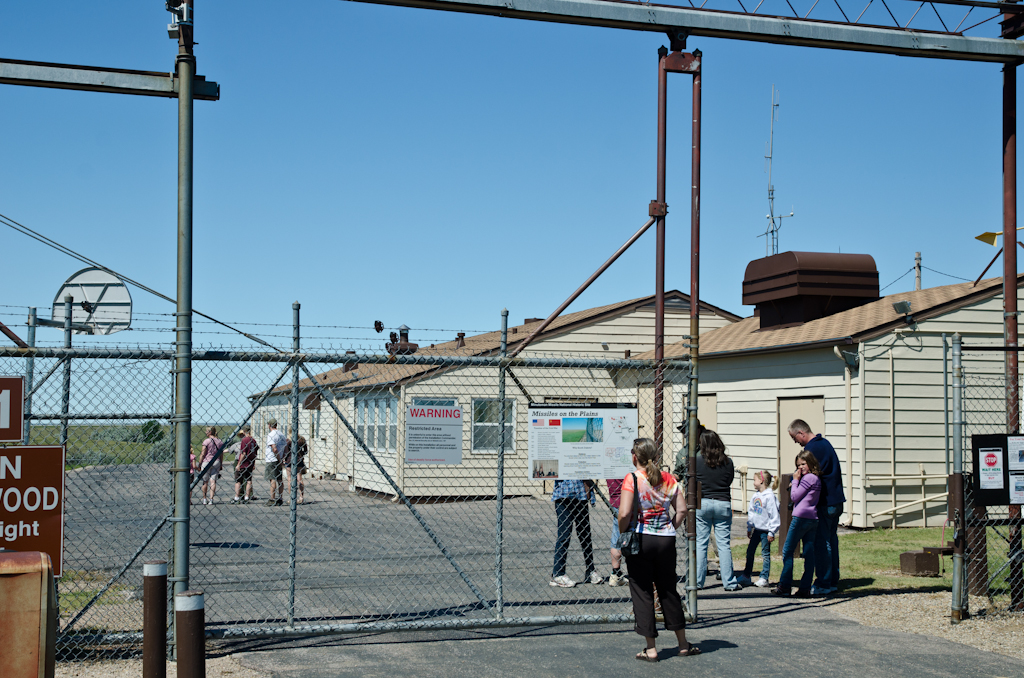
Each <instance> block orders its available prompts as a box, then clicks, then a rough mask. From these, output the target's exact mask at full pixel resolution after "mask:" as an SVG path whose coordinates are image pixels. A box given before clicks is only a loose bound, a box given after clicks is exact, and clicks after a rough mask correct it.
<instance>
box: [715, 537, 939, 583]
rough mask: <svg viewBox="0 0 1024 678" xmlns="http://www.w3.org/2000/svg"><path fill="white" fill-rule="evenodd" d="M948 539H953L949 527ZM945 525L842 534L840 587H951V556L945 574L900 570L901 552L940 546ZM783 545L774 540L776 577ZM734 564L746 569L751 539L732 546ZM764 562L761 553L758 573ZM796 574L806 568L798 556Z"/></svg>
mask: <svg viewBox="0 0 1024 678" xmlns="http://www.w3.org/2000/svg"><path fill="white" fill-rule="evenodd" d="M945 538H946V541H949V540H950V539H952V532H951V530H949V529H947V530H946V535H945ZM941 539H942V528H939V527H928V528H924V527H910V528H900V529H896V530H888V529H881V528H878V529H873V530H866V531H864V532H856V533H853V534H841V535H839V572H840V576H841V578H842V580H841V582H840V585H839V586H840V588H841V589H842V590H843V591H845V592H847V593H854V594H857V593H880V592H887V591H920V590H947V591H948V590H950V589H951V587H952V583H953V577H952V563H951V560H950V558H948V557H946V558H943V560H944V563H943V567H944V574H943V575H942V576H941V577H911V576H909V575H904V574H902V573H900V554H901V553H903V552H904V551H919V550H921V549H922V548H924V547H925V546H939V544H940V540H941ZM781 552H782V545H781V544H780V543H779V542H775V543H774V544H772V581H773V582H774V581H776V580H777V579H778V576H779V574H780V573H781V572H782V556H781ZM732 557H733V564H734V567H735V568H736V570H737V571H740V570H742V569H743V564H744V562H745V561H746V557H747V541H746V540H743V542H742V544H741V545H737V546H733V547H732ZM760 566H761V554H760V550H758V555H757V557H756V558H755V559H754V574H755V575H756V574H757V571H758V569H759V568H760ZM793 569H794V572H793V575H794V578H796V579H799V578H800V574H801V573H802V572H803V562H802V561H801V560H800V559H799V558H797V560H796V563H795V564H794V568H793Z"/></svg>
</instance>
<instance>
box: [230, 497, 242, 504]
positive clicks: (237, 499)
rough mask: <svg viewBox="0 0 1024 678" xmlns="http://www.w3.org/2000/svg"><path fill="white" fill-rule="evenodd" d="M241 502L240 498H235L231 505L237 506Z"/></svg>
mask: <svg viewBox="0 0 1024 678" xmlns="http://www.w3.org/2000/svg"><path fill="white" fill-rule="evenodd" d="M241 501H242V499H241V497H235V498H234V499H232V500H231V503H232V504H238V503H239V502H241Z"/></svg>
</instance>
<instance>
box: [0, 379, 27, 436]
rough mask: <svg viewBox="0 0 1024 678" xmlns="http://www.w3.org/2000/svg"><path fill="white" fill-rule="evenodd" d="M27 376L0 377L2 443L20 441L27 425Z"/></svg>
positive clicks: (0, 432) (0, 430) (0, 428)
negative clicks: (25, 407)
mask: <svg viewBox="0 0 1024 678" xmlns="http://www.w3.org/2000/svg"><path fill="white" fill-rule="evenodd" d="M24 402H25V378H24V377H0V443H20V442H21V436H22V430H23V429H24V426H25V414H24Z"/></svg>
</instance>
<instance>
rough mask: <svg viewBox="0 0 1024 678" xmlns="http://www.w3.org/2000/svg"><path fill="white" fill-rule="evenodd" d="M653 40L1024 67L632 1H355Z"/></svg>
mask: <svg viewBox="0 0 1024 678" xmlns="http://www.w3.org/2000/svg"><path fill="white" fill-rule="evenodd" d="M353 1H355V2H368V3H372V4H377V5H395V6H399V7H418V8H422V9H439V10H446V11H451V12H467V13H471V14H487V15H492V16H501V17H508V18H513V19H529V20H532V21H551V22H556V23H567V24H579V25H583V26H603V27H606V28H622V29H627V30H634V31H648V32H654V33H684V34H687V35H691V36H706V37H712V38H731V39H735V40H752V41H755V42H769V43H776V44H782V45H800V46H803V47H825V48H830V49H844V50H852V51H857V52H879V53H883V54H896V55H900V56H914V57H926V58H933V59H959V60H964V61H990V62H1001V63H1014V62H1018V61H1024V44H1021V43H1019V42H1017V41H1015V40H1004V39H1002V38H974V37H966V36H963V35H953V34H948V33H937V32H928V31H917V30H907V29H900V28H886V27H884V26H865V25H857V24H846V23H840V22H831V21H815V20H811V19H796V18H785V17H781V18H780V17H767V16H759V15H752V14H742V13H738V12H724V11H720V10H704V9H693V8H688V7H673V6H670V5H653V4H645V3H640V2H629V1H626V0H353Z"/></svg>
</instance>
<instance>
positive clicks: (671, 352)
mask: <svg viewBox="0 0 1024 678" xmlns="http://www.w3.org/2000/svg"><path fill="white" fill-rule="evenodd" d="M786 254H790V253H786ZM795 254H797V255H799V254H801V253H795ZM776 256H778V257H782V256H784V255H776ZM760 261H764V260H760ZM755 263H756V262H755ZM752 265H753V264H752ZM873 266H874V264H873V262H871V267H872V268H873ZM749 273H750V269H748V277H749ZM876 275H877V274H876ZM1018 284H1019V283H1018ZM804 285H805V286H804V287H803V288H801V289H800V290H797V291H799V292H801V293H805V292H807V289H808V288H807V287H806V281H805V282H804ZM876 285H877V283H876ZM794 289H795V288H794ZM875 289H876V290H877V287H876V288H875ZM1019 296H1020V295H1019ZM833 301H834V300H833ZM901 301H905V302H909V304H910V313H909V316H907V315H905V314H904V313H900V312H897V311H896V310H894V307H893V304H894V302H901ZM1019 303H1024V297H1021V301H1020V302H1019ZM818 310H820V309H818ZM783 311H785V309H783ZM816 314H817V311H815V312H814V313H812V314H811V315H812V316H813V315H816ZM785 315H786V313H785V312H782V313H781V315H780V313H778V312H777V313H775V315H774V317H773V318H772V320H773V321H775V322H778V323H779V324H777V325H774V326H769V327H762V324H765V323H762V317H761V316H759V315H755V316H753V317H750V318H745V319H743V320H741V321H739V322H736V323H730V324H728V325H725V326H723V327H720V328H718V329H715V330H712V331H710V332H708V333H707V334H704V333H702V336H701V344H700V361H699V364H698V375H699V377H700V381H699V384H698V391H699V394H700V395H699V399H698V401H699V402H698V416H699V418H700V420H701V422H702V423H703V424H704V425H706V426H707V427H708V428H711V429H714V430H716V431H718V433H719V434H720V435H721V437H722V439H723V441H724V442H725V444H726V445H727V446H728V453H729V455H730V456H731V457H732V458H733V460H734V462H735V465H736V466H737V468H740V467H741V466H747V467H748V473H747V474H746V475H745V476H740V478H739V479H738V481H737V482H736V483H735V484H734V485H733V508H734V509H735V510H738V511H745V510H746V505H745V503H744V498H745V497H749V496H751V494H752V493H753V491H754V489H753V473H754V471H756V470H758V469H767V470H769V471H772V472H773V473H778V472H779V471H780V470H781V471H782V472H785V473H789V472H792V469H793V466H794V464H793V457H794V456H795V454H796V452H798V451H799V447H798V446H797V445H795V444H794V443H793V442H792V441H791V440H790V439H789V436H788V435H787V433H786V428H787V426H788V424H789V422H790V421H792V420H793V419H795V418H801V419H804V420H806V421H807V422H808V423H809V424H810V425H811V427H812V428H813V430H814V431H815V432H817V433H821V434H823V435H824V436H825V437H826V438H828V439H829V441H830V442H831V443H832V445H833V446H834V447H835V449H836V452H837V453H838V456H839V459H840V462H841V466H842V472H843V476H844V485H845V489H844V492H845V494H846V500H847V501H846V505H845V509H846V513H845V514H844V518H843V520H844V522H846V523H849V524H852V525H853V526H856V527H871V526H875V525H880V526H891V525H892V524H893V520H892V513H891V510H892V509H893V507H900V506H903V505H905V504H908V503H911V502H915V501H918V500H920V499H922V498H926V497H934V499H933V500H932V501H929V502H927V503H925V504H921V503H918V504H914V505H911V506H908V507H906V508H903V509H900V510H899V511H897V518H896V524H897V525H900V526H903V525H907V526H910V525H923V524H925V522H927V524H928V525H931V526H938V525H941V524H942V522H943V520H944V518H945V513H946V498H945V496H944V492H945V491H946V490H945V475H946V473H947V467H946V460H947V448H946V431H947V429H946V425H945V423H944V409H943V408H944V404H943V335H946V344H947V346H950V347H951V344H952V335H953V333H955V332H959V333H960V334H961V335H962V336H963V341H964V344H965V345H971V344H973V345H981V344H987V345H993V344H996V345H998V344H1002V342H1003V303H1002V279H1001V278H992V279H989V280H985V281H982V282H981V283H979V284H978V285H977V286H974V285H972V284H971V283H962V284H957V285H947V286H942V287H933V288H930V289H923V290H919V291H911V292H902V293H899V294H891V295H888V296H885V297H881V298H878V299H877V300H875V301H867V302H865V301H864V300H863V299H861V300H860V301H859V302H858V305H855V306H854V307H853V308H847V309H845V310H841V311H838V312H835V313H827V314H825V315H823V316H820V317H815V318H813V319H805V320H804V321H802V322H801V321H800V320H801V319H799V318H797V319H794V318H792V317H789V318H787V317H785ZM688 354H689V350H688V349H687V348H686V347H685V346H684V345H683V343H682V342H679V343H677V344H675V345H673V346H671V347H668V348H667V349H666V357H688ZM651 355H652V354H650V353H648V354H645V355H644V356H641V357H645V358H649V357H651ZM950 358H951V351H950ZM964 367H965V370H967V372H968V373H969V374H981V373H987V374H991V375H998V374H1000V373H1001V371H1002V369H1003V356H1002V354H999V353H992V352H989V353H980V352H979V353H970V352H965V353H964ZM949 384H950V388H949V389H948V390H947V392H948V393H949V394H950V398H951V393H952V391H951V386H952V378H951V377H949ZM671 388H672V393H673V397H672V398H673V400H672V401H673V407H674V408H675V409H676V411H678V410H679V407H680V405H679V403H680V401H681V400H682V399H683V398H685V389H686V386H685V383H684V381H683V380H678V381H677V382H676V383H674V384H673V385H672V387H671ZM969 406H970V407H974V408H975V409H977V408H983V409H987V410H991V411H992V417H993V420H994V421H998V420H999V419H1000V417H1001V416H1003V415H1002V414H1001V412H1002V411H1003V410H1002V408H1003V403H1002V402H1001V401H1000V400H998V399H990V400H989V401H986V402H972V403H970V404H969ZM951 428H952V425H951V424H950V427H949V431H950V436H951V434H952V432H951ZM676 444H677V445H678V446H681V444H682V441H681V440H678V437H677V440H676ZM949 444H950V445H952V441H951V440H950V443H949ZM969 445H970V443H969V440H968V442H967V453H968V454H969V451H970V446H969ZM950 454H951V453H950ZM922 475H923V476H927V477H926V478H920V477H917V478H909V479H908V478H900V479H893V478H892V476H922ZM744 485H745V488H744ZM744 489H745V491H744ZM885 511H890V513H884V512H885Z"/></svg>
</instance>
